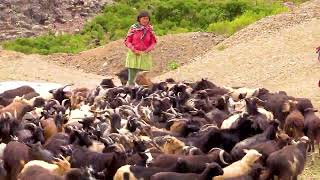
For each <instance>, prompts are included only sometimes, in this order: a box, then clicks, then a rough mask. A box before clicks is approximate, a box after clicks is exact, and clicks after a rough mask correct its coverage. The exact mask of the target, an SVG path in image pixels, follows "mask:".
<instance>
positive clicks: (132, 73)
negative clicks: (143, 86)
mask: <svg viewBox="0 0 320 180" xmlns="http://www.w3.org/2000/svg"><path fill="white" fill-rule="evenodd" d="M139 71H140V69H135V68H128V84H129V85H134V79H135V78H136V75H137V73H138V72H139Z"/></svg>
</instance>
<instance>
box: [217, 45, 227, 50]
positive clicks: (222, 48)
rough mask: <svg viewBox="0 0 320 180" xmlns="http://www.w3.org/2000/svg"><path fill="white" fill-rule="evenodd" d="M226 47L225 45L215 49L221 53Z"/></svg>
mask: <svg viewBox="0 0 320 180" xmlns="http://www.w3.org/2000/svg"><path fill="white" fill-rule="evenodd" d="M227 48H228V47H227V46H225V45H219V46H218V47H217V49H218V50H219V51H223V50H225V49H227Z"/></svg>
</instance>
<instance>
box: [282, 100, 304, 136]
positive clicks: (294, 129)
mask: <svg viewBox="0 0 320 180" xmlns="http://www.w3.org/2000/svg"><path fill="white" fill-rule="evenodd" d="M296 104H297V102H291V101H290V113H289V115H288V116H287V117H286V119H285V124H284V131H285V132H286V133H287V134H288V135H289V136H290V137H293V138H294V139H295V140H298V139H299V138H301V137H302V136H303V135H304V134H303V129H304V116H303V115H302V113H301V112H300V111H299V110H298V109H297V107H296Z"/></svg>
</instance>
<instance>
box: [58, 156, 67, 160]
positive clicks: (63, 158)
mask: <svg viewBox="0 0 320 180" xmlns="http://www.w3.org/2000/svg"><path fill="white" fill-rule="evenodd" d="M59 156H60V157H61V158H62V160H65V161H67V159H66V158H65V157H63V156H62V154H60V155H59Z"/></svg>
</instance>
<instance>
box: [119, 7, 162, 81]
mask: <svg viewBox="0 0 320 180" xmlns="http://www.w3.org/2000/svg"><path fill="white" fill-rule="evenodd" d="M156 42H157V40H156V36H155V34H154V32H153V29H152V26H151V24H150V15H149V13H148V12H147V11H142V12H140V13H139V15H138V17H137V23H135V24H133V25H132V26H131V27H130V30H129V32H128V34H127V37H126V40H125V45H126V46H127V47H128V48H129V51H128V54H127V58H126V64H125V66H126V67H127V68H128V84H129V85H133V84H134V79H135V76H136V74H137V73H138V72H139V71H142V70H147V71H148V70H150V69H151V67H152V59H151V55H150V53H149V52H150V51H152V50H153V49H154V46H155V44H156Z"/></svg>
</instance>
